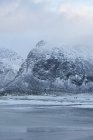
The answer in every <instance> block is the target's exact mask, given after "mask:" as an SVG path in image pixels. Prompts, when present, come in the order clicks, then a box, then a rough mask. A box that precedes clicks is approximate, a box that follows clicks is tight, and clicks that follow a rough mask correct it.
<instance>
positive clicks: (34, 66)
mask: <svg viewBox="0 0 93 140" xmlns="http://www.w3.org/2000/svg"><path fill="white" fill-rule="evenodd" d="M46 48H48V46H47V44H46V43H45V42H44V41H40V42H39V43H38V44H37V45H36V47H35V48H34V49H33V50H32V51H31V52H30V53H29V54H28V57H27V59H26V60H25V62H24V63H23V64H22V66H21V68H20V69H19V72H18V73H17V76H16V78H15V80H14V81H13V82H12V83H10V84H8V85H7V88H6V90H5V91H6V92H20V93H34V92H35V91H38V92H36V94H38V93H39V91H40V93H41V91H47V90H48V91H49V90H50V91H52V90H53V91H59V90H60V91H61V92H76V91H78V92H91V91H92V89H93V88H92V87H93V64H92V62H90V61H88V60H84V59H83V58H79V57H78V58H74V59H72V58H69V57H68V56H67V55H65V54H64V52H63V50H61V49H52V50H51V51H48V50H46Z"/></svg>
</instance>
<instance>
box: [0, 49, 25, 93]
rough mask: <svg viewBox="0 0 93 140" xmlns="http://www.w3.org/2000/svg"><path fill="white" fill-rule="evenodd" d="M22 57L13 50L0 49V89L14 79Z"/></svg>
mask: <svg viewBox="0 0 93 140" xmlns="http://www.w3.org/2000/svg"><path fill="white" fill-rule="evenodd" d="M22 63H23V59H22V58H21V57H20V56H18V54H17V53H15V52H14V51H10V50H8V49H0V91H2V90H3V88H5V87H6V85H7V84H8V83H10V82H11V81H12V80H14V78H15V76H16V74H17V72H18V70H19V68H20V66H21V64H22Z"/></svg>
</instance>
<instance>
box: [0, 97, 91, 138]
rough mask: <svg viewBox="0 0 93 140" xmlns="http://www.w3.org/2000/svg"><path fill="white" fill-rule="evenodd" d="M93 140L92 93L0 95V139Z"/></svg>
mask: <svg viewBox="0 0 93 140" xmlns="http://www.w3.org/2000/svg"><path fill="white" fill-rule="evenodd" d="M57 139H58V140H93V95H92V94H78V95H68V94H67V95H63V96H61V97H60V96H57V97H56V96H20V97H19V96H7V97H0V140H57Z"/></svg>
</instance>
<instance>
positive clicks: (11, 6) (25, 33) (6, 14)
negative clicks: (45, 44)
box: [0, 0, 93, 57]
mask: <svg viewBox="0 0 93 140" xmlns="http://www.w3.org/2000/svg"><path fill="white" fill-rule="evenodd" d="M92 38H93V0H78V1H77V0H0V47H1V48H2V47H4V48H9V49H12V50H15V51H16V52H18V53H19V54H20V55H22V56H23V57H26V55H27V54H28V52H29V51H30V50H31V49H32V48H33V47H34V45H35V43H37V42H38V41H39V40H41V39H43V40H47V41H51V42H53V43H62V44H65V45H66V46H75V48H76V49H78V46H79V49H80V48H82V49H85V48H86V49H87V48H88V49H87V50H88V54H89V53H91V54H92V53H93V49H92V46H93V40H92ZM82 46H83V47H82ZM87 50H86V51H87Z"/></svg>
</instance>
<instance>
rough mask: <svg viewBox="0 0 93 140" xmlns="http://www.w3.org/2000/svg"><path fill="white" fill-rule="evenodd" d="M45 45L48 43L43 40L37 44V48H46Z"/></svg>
mask: <svg viewBox="0 0 93 140" xmlns="http://www.w3.org/2000/svg"><path fill="white" fill-rule="evenodd" d="M45 44H46V42H45V41H44V40H41V41H39V42H38V43H37V44H36V47H41V46H44V45H45Z"/></svg>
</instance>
